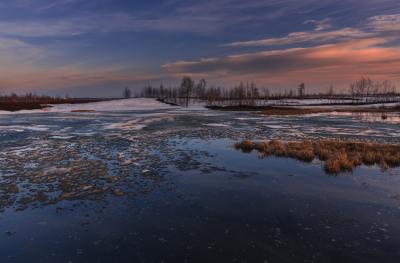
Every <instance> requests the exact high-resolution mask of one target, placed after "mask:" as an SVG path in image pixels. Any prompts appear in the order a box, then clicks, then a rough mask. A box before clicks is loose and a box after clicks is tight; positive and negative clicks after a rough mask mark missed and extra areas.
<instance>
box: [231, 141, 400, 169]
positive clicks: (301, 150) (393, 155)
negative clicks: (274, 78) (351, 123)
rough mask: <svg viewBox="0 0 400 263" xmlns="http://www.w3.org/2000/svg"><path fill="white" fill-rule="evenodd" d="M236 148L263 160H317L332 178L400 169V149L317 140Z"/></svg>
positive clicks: (399, 147) (398, 146) (390, 145)
mask: <svg viewBox="0 0 400 263" xmlns="http://www.w3.org/2000/svg"><path fill="white" fill-rule="evenodd" d="M235 148H236V149H237V150H241V151H243V152H246V153H250V152H252V151H253V150H256V151H257V152H258V153H259V156H260V158H265V157H268V156H270V155H274V156H279V157H289V158H294V159H297V160H300V161H303V162H312V161H313V160H314V159H315V158H318V159H319V160H321V161H323V162H324V169H325V171H326V172H327V173H329V174H338V173H340V172H351V171H353V169H354V168H355V167H357V166H360V165H362V164H365V165H378V166H379V167H381V168H382V169H383V170H387V169H389V168H392V167H398V166H400V145H392V144H378V143H366V142H354V141H338V140H316V141H309V140H305V141H301V142H281V141H279V140H275V139H274V140H271V141H268V142H266V141H264V142H252V141H250V140H244V141H242V142H239V143H236V144H235Z"/></svg>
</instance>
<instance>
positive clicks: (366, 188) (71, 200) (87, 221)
mask: <svg viewBox="0 0 400 263" xmlns="http://www.w3.org/2000/svg"><path fill="white" fill-rule="evenodd" d="M398 118H399V117H398V116H397V115H391V116H389V118H388V119H387V120H385V121H384V120H381V119H380V118H379V117H378V116H376V115H352V114H337V115H327V114H316V115H311V116H301V117H296V116H290V117H272V116H268V117H265V116H261V115H259V114H257V113H246V112H242V113H230V112H213V111H184V110H173V109H171V110H154V111H150V110H146V111H130V112H108V113H47V114H26V115H17V116H8V115H2V116H0V139H1V140H0V165H1V166H0V167H1V168H0V197H1V198H0V200H1V203H0V211H1V212H0V230H1V231H0V259H1V262H27V261H30V262H89V261H90V262H110V261H114V262H185V261H187V262H207V261H212V262H338V261H341V262H376V261H381V262H398V259H399V258H400V252H399V250H398V247H399V245H400V223H399V218H400V210H399V208H400V190H399V189H400V188H399V186H400V177H399V169H392V170H389V171H388V172H382V171H381V170H380V169H379V168H377V167H365V166H362V167H359V168H357V169H356V170H355V171H354V172H353V173H352V174H342V175H339V176H328V175H326V174H325V173H324V172H323V169H322V168H321V163H319V162H318V161H315V162H313V163H311V164H305V163H302V162H299V161H295V160H291V159H285V158H275V157H271V158H267V159H258V158H257V155H256V154H255V153H254V154H243V153H241V152H238V151H235V150H234V149H233V147H232V145H233V144H234V142H236V141H238V140H242V139H243V138H250V139H271V138H280V139H283V140H295V139H296V140H297V139H304V138H345V139H357V140H367V141H379V142H390V143H399V140H400V139H399V138H400V137H399V132H398V124H399V122H398Z"/></svg>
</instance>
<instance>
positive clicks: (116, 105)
mask: <svg viewBox="0 0 400 263" xmlns="http://www.w3.org/2000/svg"><path fill="white" fill-rule="evenodd" d="M51 106H52V107H49V108H45V109H40V110H21V111H16V112H9V111H0V114H23V113H51V112H79V111H82V112H83V111H86V112H91V111H93V112H107V111H147V110H162V109H174V108H179V107H174V106H170V105H167V104H165V103H162V102H159V101H157V100H155V99H149V98H133V99H118V100H110V101H101V102H92V103H82V104H56V105H51Z"/></svg>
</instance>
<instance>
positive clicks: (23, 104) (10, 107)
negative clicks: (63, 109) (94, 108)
mask: <svg viewBox="0 0 400 263" xmlns="http://www.w3.org/2000/svg"><path fill="white" fill-rule="evenodd" d="M109 100H112V99H95V98H85V99H78V98H74V99H57V100H54V101H48V102H47V103H43V102H41V101H40V100H39V101H38V102H31V101H0V111H10V112H15V111H21V110H42V109H46V108H50V107H52V105H60V104H86V103H92V102H101V101H109ZM49 102H50V103H49Z"/></svg>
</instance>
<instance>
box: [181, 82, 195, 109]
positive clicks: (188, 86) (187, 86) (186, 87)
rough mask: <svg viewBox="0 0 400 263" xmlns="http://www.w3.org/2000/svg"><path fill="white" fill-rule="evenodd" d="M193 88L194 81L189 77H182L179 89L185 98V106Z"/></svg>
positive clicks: (187, 104)
mask: <svg viewBox="0 0 400 263" xmlns="http://www.w3.org/2000/svg"><path fill="white" fill-rule="evenodd" d="M193 88H194V81H193V80H192V79H191V78H190V77H183V79H182V83H181V90H182V93H183V94H182V95H184V97H185V99H186V107H188V106H189V101H190V97H191V95H192V92H193Z"/></svg>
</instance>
